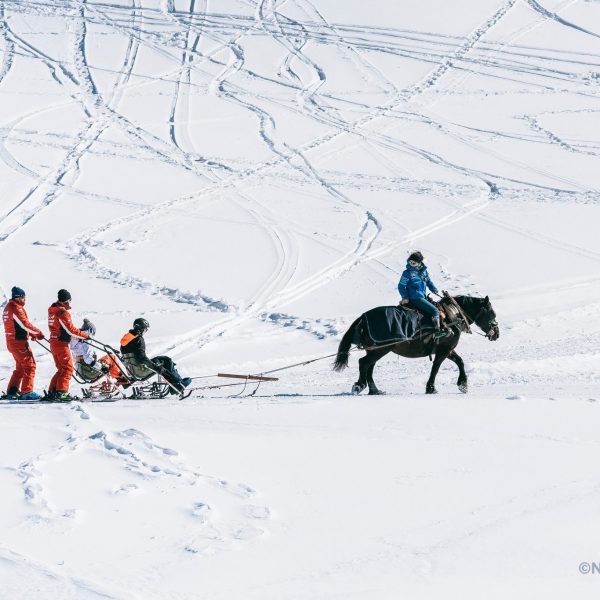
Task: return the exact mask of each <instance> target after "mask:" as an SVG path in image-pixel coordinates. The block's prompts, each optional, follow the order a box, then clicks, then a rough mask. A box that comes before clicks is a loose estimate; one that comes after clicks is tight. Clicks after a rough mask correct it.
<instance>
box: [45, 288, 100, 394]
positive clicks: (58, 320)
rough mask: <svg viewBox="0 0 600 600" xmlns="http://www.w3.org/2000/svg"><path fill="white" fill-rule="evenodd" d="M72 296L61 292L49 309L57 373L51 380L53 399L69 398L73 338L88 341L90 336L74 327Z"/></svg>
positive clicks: (63, 291)
mask: <svg viewBox="0 0 600 600" xmlns="http://www.w3.org/2000/svg"><path fill="white" fill-rule="evenodd" d="M70 302H71V294H69V292H68V291H67V290H59V292H58V300H57V302H54V303H53V304H52V305H51V306H50V308H49V309H48V328H49V329H50V351H51V352H52V356H53V358H54V364H55V365H56V369H57V370H56V373H55V374H54V376H53V377H52V379H51V380H50V385H49V386H48V392H49V394H50V396H51V397H56V398H59V399H60V398H65V399H66V398H68V396H69V382H70V381H71V375H73V358H72V356H71V350H70V348H69V343H70V341H71V338H72V337H78V338H81V339H84V340H86V339H88V338H89V337H90V336H89V335H88V334H87V333H86V332H85V331H81V329H77V327H75V325H73V321H72V320H71V315H70V314H69V311H70V310H71V305H70Z"/></svg>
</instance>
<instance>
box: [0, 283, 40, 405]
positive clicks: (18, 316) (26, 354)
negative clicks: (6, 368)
mask: <svg viewBox="0 0 600 600" xmlns="http://www.w3.org/2000/svg"><path fill="white" fill-rule="evenodd" d="M2 320H3V321H4V333H5V334H6V347H7V348H8V351H9V352H10V353H11V354H12V355H13V357H14V359H15V363H16V364H15V370H14V371H13V374H12V376H11V378H10V381H9V382H8V388H7V390H6V397H7V398H9V399H10V400H16V399H17V398H18V397H19V388H20V397H21V398H23V399H25V400H39V398H40V397H41V396H40V395H39V394H36V393H35V392H34V391H33V383H34V379H35V358H34V357H33V353H32V352H31V348H30V347H29V344H28V343H27V340H29V339H32V340H43V339H44V334H43V333H42V332H41V331H40V330H39V329H38V328H37V327H36V326H35V325H32V324H31V323H30V321H29V318H28V317H27V313H26V312H25V291H24V290H22V289H21V288H19V287H16V286H15V287H13V288H12V290H11V299H10V300H9V301H8V302H7V303H6V306H5V307H4V311H3V313H2Z"/></svg>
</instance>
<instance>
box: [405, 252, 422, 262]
mask: <svg viewBox="0 0 600 600" xmlns="http://www.w3.org/2000/svg"><path fill="white" fill-rule="evenodd" d="M408 260H414V261H415V262H418V263H422V262H423V254H421V252H419V251H418V250H417V251H416V252H413V253H412V254H411V255H410V256H409V257H408Z"/></svg>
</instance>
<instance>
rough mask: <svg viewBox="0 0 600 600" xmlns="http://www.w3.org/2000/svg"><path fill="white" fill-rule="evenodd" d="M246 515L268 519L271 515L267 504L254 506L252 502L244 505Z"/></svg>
mask: <svg viewBox="0 0 600 600" xmlns="http://www.w3.org/2000/svg"><path fill="white" fill-rule="evenodd" d="M244 512H245V513H246V516H248V517H251V518H252V519H268V518H269V517H270V516H271V511H270V510H269V507H268V506H255V505H254V504H248V506H245V507H244Z"/></svg>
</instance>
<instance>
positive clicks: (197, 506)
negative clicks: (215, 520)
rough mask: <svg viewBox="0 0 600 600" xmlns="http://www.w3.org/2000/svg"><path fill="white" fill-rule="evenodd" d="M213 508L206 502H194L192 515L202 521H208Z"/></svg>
mask: <svg viewBox="0 0 600 600" xmlns="http://www.w3.org/2000/svg"><path fill="white" fill-rule="evenodd" d="M210 511H211V508H210V506H209V505H208V504H204V502H194V506H193V508H192V515H193V516H194V517H196V518H197V519H199V520H200V522H201V523H206V522H207V521H208V520H209V518H210Z"/></svg>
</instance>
